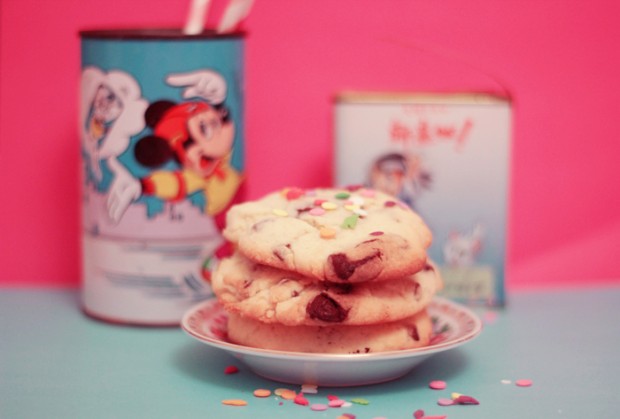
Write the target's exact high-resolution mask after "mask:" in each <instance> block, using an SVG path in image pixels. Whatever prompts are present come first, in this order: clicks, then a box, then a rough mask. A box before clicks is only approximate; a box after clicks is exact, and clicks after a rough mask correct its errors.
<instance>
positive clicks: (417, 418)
mask: <svg viewBox="0 0 620 419" xmlns="http://www.w3.org/2000/svg"><path fill="white" fill-rule="evenodd" d="M422 416H424V410H422V409H418V410H416V411H415V412H413V417H414V418H415V419H420V418H421V417H422Z"/></svg>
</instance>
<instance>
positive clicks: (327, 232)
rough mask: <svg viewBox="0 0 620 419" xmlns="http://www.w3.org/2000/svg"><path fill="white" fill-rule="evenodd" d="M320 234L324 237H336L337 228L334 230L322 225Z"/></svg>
mask: <svg viewBox="0 0 620 419" xmlns="http://www.w3.org/2000/svg"><path fill="white" fill-rule="evenodd" d="M319 235H320V236H321V238H322V239H333V238H334V237H336V230H333V229H331V228H327V227H322V228H321V229H320V230H319Z"/></svg>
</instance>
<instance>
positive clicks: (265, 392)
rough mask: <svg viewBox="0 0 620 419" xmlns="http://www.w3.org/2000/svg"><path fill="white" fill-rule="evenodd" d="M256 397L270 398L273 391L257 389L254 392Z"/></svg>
mask: <svg viewBox="0 0 620 419" xmlns="http://www.w3.org/2000/svg"><path fill="white" fill-rule="evenodd" d="M253 394H254V397H269V396H271V390H267V389H266V388H257V389H256V390H254V393H253Z"/></svg>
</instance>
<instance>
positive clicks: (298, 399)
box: [293, 393, 310, 406]
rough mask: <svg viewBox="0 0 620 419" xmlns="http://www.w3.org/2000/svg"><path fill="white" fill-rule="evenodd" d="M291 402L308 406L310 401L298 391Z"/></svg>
mask: <svg viewBox="0 0 620 419" xmlns="http://www.w3.org/2000/svg"><path fill="white" fill-rule="evenodd" d="M293 403H295V404H298V405H300V406H308V405H309V404H310V401H309V400H308V399H306V398H305V397H304V395H303V393H299V394H298V395H297V396H295V398H294V399H293Z"/></svg>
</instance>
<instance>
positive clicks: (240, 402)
mask: <svg viewBox="0 0 620 419" xmlns="http://www.w3.org/2000/svg"><path fill="white" fill-rule="evenodd" d="M222 404H225V405H226V406H247V404H248V402H246V401H245V400H241V399H225V400H222Z"/></svg>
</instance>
